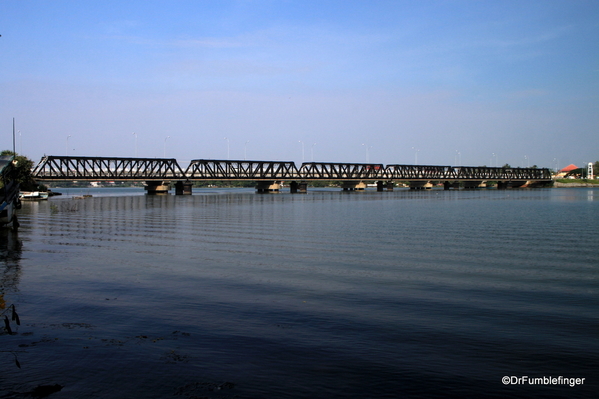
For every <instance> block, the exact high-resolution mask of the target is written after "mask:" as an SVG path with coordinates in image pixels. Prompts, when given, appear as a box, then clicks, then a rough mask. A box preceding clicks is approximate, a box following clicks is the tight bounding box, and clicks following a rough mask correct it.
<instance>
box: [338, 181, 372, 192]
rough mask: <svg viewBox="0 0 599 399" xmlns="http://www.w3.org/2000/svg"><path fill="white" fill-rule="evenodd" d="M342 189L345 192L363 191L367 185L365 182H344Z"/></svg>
mask: <svg viewBox="0 0 599 399" xmlns="http://www.w3.org/2000/svg"><path fill="white" fill-rule="evenodd" d="M341 187H343V191H363V190H365V189H366V183H364V182H363V181H344V182H343V183H342V185H341Z"/></svg>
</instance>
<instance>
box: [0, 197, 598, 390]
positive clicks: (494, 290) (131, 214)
mask: <svg viewBox="0 0 599 399" xmlns="http://www.w3.org/2000/svg"><path fill="white" fill-rule="evenodd" d="M71 190H74V189H71ZM57 191H63V190H57ZM63 194H64V195H62V196H60V197H53V198H51V199H50V200H48V201H40V202H27V203H24V204H23V208H22V209H21V210H20V211H19V212H20V213H19V221H20V223H21V227H20V229H19V230H18V232H17V233H12V232H2V235H1V237H0V271H1V273H0V278H1V280H0V283H1V286H0V289H1V292H0V294H1V295H2V296H1V297H0V307H1V308H2V309H0V310H1V311H2V312H3V317H2V318H3V319H4V315H6V316H7V319H6V321H5V322H6V323H9V325H10V327H11V329H12V334H8V333H7V332H6V331H5V332H4V333H3V334H1V335H0V348H1V349H0V398H24V397H32V395H33V397H35V395H36V394H37V393H39V392H41V390H42V389H47V390H48V395H49V397H51V398H171V397H172V398H182V399H186V398H420V397H425V398H436V397H438V398H443V397H451V396H454V397H466V398H469V397H472V398H474V397H477V398H478V397H496V398H503V397H555V398H559V397H568V398H590V397H597V392H599V339H598V337H599V251H598V248H599V190H598V189H593V188H576V189H570V188H563V189H562V188H560V189H522V190H493V189H479V190H471V191H469V190H448V191H444V190H426V191H414V190H412V191H410V190H396V191H393V192H376V191H374V190H372V191H371V190H366V191H365V192H342V191H340V190H338V189H320V190H317V189H309V191H308V193H307V194H289V193H279V194H256V193H254V190H252V189H195V191H194V194H193V195H191V196H175V195H161V196H148V195H145V194H144V193H143V190H141V189H89V190H86V191H85V193H84V194H90V195H92V197H91V198H84V199H73V196H74V195H78V194H79V193H75V192H74V191H73V193H69V192H68V191H67V192H65V191H63ZM12 305H14V308H15V310H16V311H17V313H18V316H19V318H20V325H16V322H15V321H13V320H11V306H12ZM36 389H37V391H36ZM39 397H41V396H39Z"/></svg>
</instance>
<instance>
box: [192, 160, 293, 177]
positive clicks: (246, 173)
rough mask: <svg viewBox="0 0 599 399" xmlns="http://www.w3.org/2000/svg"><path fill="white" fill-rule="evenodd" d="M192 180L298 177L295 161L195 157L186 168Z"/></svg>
mask: <svg viewBox="0 0 599 399" xmlns="http://www.w3.org/2000/svg"><path fill="white" fill-rule="evenodd" d="M185 176H186V177H187V178H188V179H190V180H288V179H298V178H299V177H300V176H299V172H298V170H297V168H296V167H295V163H293V162H276V161H275V162H270V161H230V160H214V159H194V160H192V161H191V163H190V164H189V166H188V167H187V169H186V170H185Z"/></svg>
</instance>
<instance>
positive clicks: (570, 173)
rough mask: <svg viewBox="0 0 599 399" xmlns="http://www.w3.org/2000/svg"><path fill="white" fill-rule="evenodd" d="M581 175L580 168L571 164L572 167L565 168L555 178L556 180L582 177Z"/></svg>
mask: <svg viewBox="0 0 599 399" xmlns="http://www.w3.org/2000/svg"><path fill="white" fill-rule="evenodd" d="M577 172H578V173H577ZM580 174H581V171H580V168H579V167H578V166H576V165H574V164H570V165H568V166H566V167H565V168H563V169H562V170H560V171H559V172H557V174H556V175H555V178H556V179H567V178H574V175H580Z"/></svg>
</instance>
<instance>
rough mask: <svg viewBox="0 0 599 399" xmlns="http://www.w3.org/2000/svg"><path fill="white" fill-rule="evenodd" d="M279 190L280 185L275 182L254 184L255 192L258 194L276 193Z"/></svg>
mask: <svg viewBox="0 0 599 399" xmlns="http://www.w3.org/2000/svg"><path fill="white" fill-rule="evenodd" d="M280 190H281V184H280V183H278V182H276V181H259V182H257V183H256V192H258V193H278V192H279V191H280Z"/></svg>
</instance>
